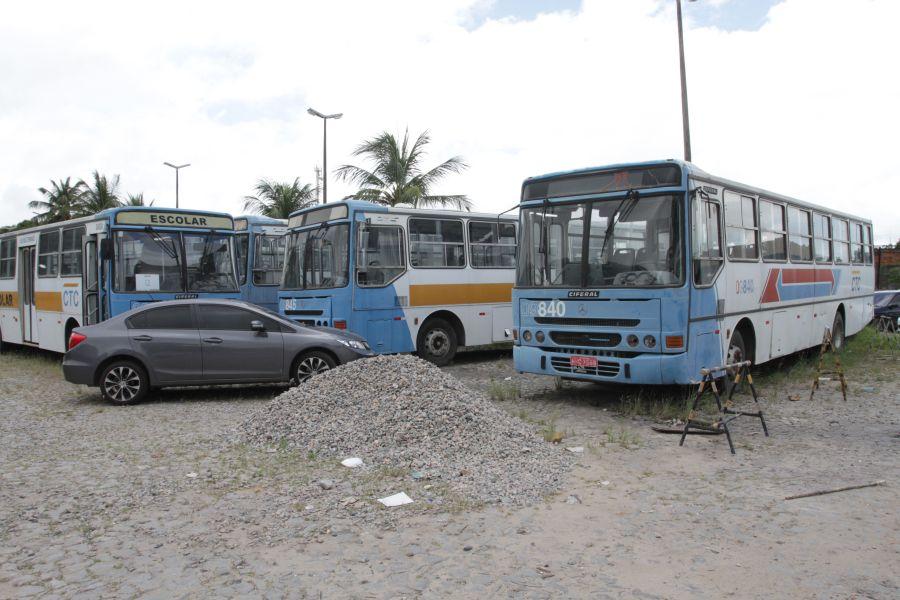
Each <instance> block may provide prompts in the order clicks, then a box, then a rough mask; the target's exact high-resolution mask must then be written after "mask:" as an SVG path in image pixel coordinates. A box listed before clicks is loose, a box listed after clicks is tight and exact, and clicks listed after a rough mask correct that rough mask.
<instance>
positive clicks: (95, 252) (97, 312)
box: [81, 221, 107, 325]
mask: <svg viewBox="0 0 900 600" xmlns="http://www.w3.org/2000/svg"><path fill="white" fill-rule="evenodd" d="M105 230H106V223H105V222H103V221H98V222H96V223H88V224H87V227H86V228H85V235H84V247H83V252H82V256H83V257H84V265H83V269H82V271H81V272H82V273H84V275H83V277H84V281H83V285H82V290H83V292H82V296H83V299H82V307H83V310H84V321H83V322H84V324H85V325H94V324H95V323H99V322H100V321H103V320H104V319H106V317H107V316H106V315H105V314H104V312H105V311H104V310H103V304H104V303H103V297H102V294H101V291H102V290H103V259H102V258H101V256H100V255H101V252H100V245H101V242H102V241H103V240H104V239H105V238H106V232H105Z"/></svg>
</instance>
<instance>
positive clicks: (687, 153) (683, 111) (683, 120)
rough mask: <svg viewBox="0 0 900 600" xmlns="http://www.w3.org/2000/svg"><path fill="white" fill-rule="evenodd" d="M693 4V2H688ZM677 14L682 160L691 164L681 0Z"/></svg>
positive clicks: (676, 0)
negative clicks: (682, 134)
mask: <svg viewBox="0 0 900 600" xmlns="http://www.w3.org/2000/svg"><path fill="white" fill-rule="evenodd" d="M688 2H694V0H688ZM675 6H676V10H677V13H678V60H679V63H680V65H681V127H682V129H683V130H684V160H685V161H686V162H691V126H690V123H689V122H688V99H687V77H686V75H685V73H684V33H683V31H682V25H681V0H675Z"/></svg>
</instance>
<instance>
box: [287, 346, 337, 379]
mask: <svg viewBox="0 0 900 600" xmlns="http://www.w3.org/2000/svg"><path fill="white" fill-rule="evenodd" d="M336 366H337V362H336V361H335V360H334V358H332V357H331V355H330V354H326V353H325V352H320V351H319V350H313V351H311V352H306V353H304V354H302V355H300V356H299V357H298V358H297V360H296V362H295V363H294V368H293V374H294V383H296V384H297V385H300V384H301V383H304V382H306V381H309V380H310V379H311V378H313V377H314V376H316V375H318V374H320V373H324V372H325V371H328V370H330V369H333V368H335V367H336Z"/></svg>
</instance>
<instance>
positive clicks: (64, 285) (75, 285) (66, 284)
mask: <svg viewBox="0 0 900 600" xmlns="http://www.w3.org/2000/svg"><path fill="white" fill-rule="evenodd" d="M63 287H78V284H77V283H64V284H63Z"/></svg>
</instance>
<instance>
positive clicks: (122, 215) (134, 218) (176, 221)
mask: <svg viewBox="0 0 900 600" xmlns="http://www.w3.org/2000/svg"><path fill="white" fill-rule="evenodd" d="M116 223H117V224H119V225H150V226H155V227H190V228H195V229H234V222H233V221H232V220H231V217H220V216H217V215H204V214H197V213H183V212H162V211H160V212H155V211H145V210H141V211H123V212H119V213H116Z"/></svg>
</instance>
